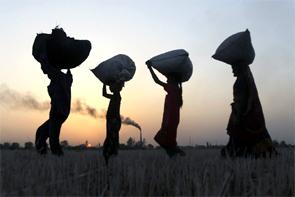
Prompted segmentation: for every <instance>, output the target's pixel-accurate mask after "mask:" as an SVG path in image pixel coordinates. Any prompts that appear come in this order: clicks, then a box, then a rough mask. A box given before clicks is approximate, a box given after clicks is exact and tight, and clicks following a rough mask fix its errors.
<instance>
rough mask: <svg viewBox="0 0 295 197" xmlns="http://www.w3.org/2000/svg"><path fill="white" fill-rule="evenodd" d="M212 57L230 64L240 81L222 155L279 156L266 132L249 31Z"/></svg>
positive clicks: (233, 39) (224, 42)
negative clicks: (253, 69)
mask: <svg viewBox="0 0 295 197" xmlns="http://www.w3.org/2000/svg"><path fill="white" fill-rule="evenodd" d="M212 57H213V58H214V59H216V60H219V61H222V62H225V63H227V64H230V65H231V66H232V69H233V74H234V76H235V77H237V79H236V82H235V84H234V87H233V96H234V99H233V103H232V104H231V106H232V112H231V115H230V118H229V122H228V125H227V133H228V135H229V142H228V144H227V145H226V147H225V148H224V149H222V155H223V156H225V155H226V154H229V155H230V156H232V157H235V156H247V155H253V156H256V157H258V156H261V155H262V156H265V155H266V153H269V154H270V156H271V154H272V153H273V152H275V153H276V150H275V149H274V147H273V145H272V140H271V137H270V135H269V133H268V131H267V129H266V125H265V120H264V115H263V111H262V107H261V104H260V100H259V96H258V92H257V88H256V85H255V82H254V78H253V75H252V73H251V70H250V68H249V65H250V64H251V63H252V62H253V60H254V57H255V52H254V48H253V46H252V43H251V37H250V32H249V30H248V29H247V30H246V31H244V32H239V33H236V34H234V35H232V36H230V37H229V38H227V39H226V40H225V41H223V43H221V45H220V46H219V47H218V48H217V50H216V52H215V54H214V55H213V56H212Z"/></svg>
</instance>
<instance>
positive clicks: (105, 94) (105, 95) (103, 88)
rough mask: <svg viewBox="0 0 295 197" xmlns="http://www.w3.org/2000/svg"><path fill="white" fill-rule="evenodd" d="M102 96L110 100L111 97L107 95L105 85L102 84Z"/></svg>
mask: <svg viewBox="0 0 295 197" xmlns="http://www.w3.org/2000/svg"><path fill="white" fill-rule="evenodd" d="M102 96H104V97H106V98H108V99H111V98H112V95H111V94H108V93H107V87H106V84H103V87H102Z"/></svg>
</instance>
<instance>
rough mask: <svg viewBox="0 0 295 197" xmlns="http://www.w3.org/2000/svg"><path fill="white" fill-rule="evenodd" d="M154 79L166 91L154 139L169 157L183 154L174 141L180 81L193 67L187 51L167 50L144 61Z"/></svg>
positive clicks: (178, 111) (189, 73) (183, 79)
mask: <svg viewBox="0 0 295 197" xmlns="http://www.w3.org/2000/svg"><path fill="white" fill-rule="evenodd" d="M146 64H147V66H148V69H149V70H150V72H151V75H152V78H153V79H154V81H155V82H156V83H157V84H158V85H160V86H162V87H163V88H164V90H165V91H166V92H167V95H166V97H165V104H164V113H163V119H162V125H161V129H160V130H159V131H158V133H157V134H156V135H155V137H154V139H155V141H156V142H157V143H158V144H159V145H160V146H161V147H162V148H164V149H165V150H166V152H167V154H168V156H169V157H173V156H176V155H181V156H184V155H185V153H184V152H183V151H182V150H181V149H180V148H179V147H178V145H177V142H176V137H177V127H178V124H179V117H180V108H181V107H182V104H183V100H182V83H183V82H185V81H187V80H189V78H190V77H191V75H192V71H193V67H192V63H191V61H190V59H189V57H188V53H187V52H186V51H185V50H183V49H178V50H173V51H169V52H167V53H164V54H161V55H158V56H155V57H153V58H151V59H150V60H148V61H147V62H146ZM153 67H154V68H155V69H157V70H158V71H159V72H160V73H162V74H163V75H164V76H166V77H167V83H164V82H162V81H160V80H159V78H158V77H157V75H156V74H155V72H154V70H153Z"/></svg>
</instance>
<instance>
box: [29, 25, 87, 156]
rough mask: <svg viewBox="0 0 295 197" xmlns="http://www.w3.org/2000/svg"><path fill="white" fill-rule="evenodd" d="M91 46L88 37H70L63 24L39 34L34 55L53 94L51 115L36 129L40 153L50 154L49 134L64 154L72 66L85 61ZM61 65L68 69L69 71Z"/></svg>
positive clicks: (55, 147)
mask: <svg viewBox="0 0 295 197" xmlns="http://www.w3.org/2000/svg"><path fill="white" fill-rule="evenodd" d="M90 50H91V43H90V42H89V41H88V40H75V39H73V38H69V37H67V35H66V33H65V32H64V31H63V29H61V28H55V29H53V30H52V34H38V35H37V36H36V38H35V41H34V44H33V56H34V58H35V59H36V60H37V61H38V62H40V64H41V69H42V71H43V73H44V74H47V76H48V78H49V79H50V84H49V86H48V94H49V96H50V98H51V109H50V113H49V119H48V120H47V121H46V122H45V123H43V124H42V125H41V126H40V127H39V128H38V129H37V132H36V139H35V146H36V149H37V151H38V153H40V154H46V151H47V144H46V140H47V139H48V138H49V144H50V149H51V152H52V154H54V155H58V156H61V155H63V151H62V147H61V146H60V143H59V136H60V129H61V126H62V124H63V123H64V121H65V120H66V119H67V118H68V116H69V113H70V109H71V86H72V82H73V78H72V74H71V71H70V69H71V68H74V67H76V66H78V65H80V64H81V63H82V62H83V61H85V60H86V58H87V57H88V55H89V52H90ZM61 69H67V73H63V72H62V71H61Z"/></svg>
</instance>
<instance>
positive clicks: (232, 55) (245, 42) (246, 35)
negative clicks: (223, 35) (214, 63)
mask: <svg viewBox="0 0 295 197" xmlns="http://www.w3.org/2000/svg"><path fill="white" fill-rule="evenodd" d="M212 57H213V58H214V59H216V60H219V61H222V62H225V63H227V64H230V65H235V64H237V63H238V64H239V63H242V64H247V65H249V64H251V63H252V62H253V60H254V58H255V51H254V48H253V46H252V43H251V36H250V32H249V30H248V29H247V30H246V31H244V32H239V33H236V34H234V35H231V36H230V37H228V38H227V39H225V40H224V41H223V42H222V43H221V44H220V45H219V47H218V48H217V49H216V52H215V54H214V55H213V56H212Z"/></svg>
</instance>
